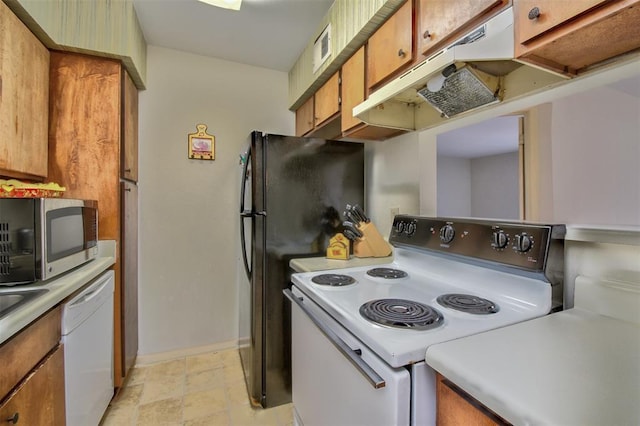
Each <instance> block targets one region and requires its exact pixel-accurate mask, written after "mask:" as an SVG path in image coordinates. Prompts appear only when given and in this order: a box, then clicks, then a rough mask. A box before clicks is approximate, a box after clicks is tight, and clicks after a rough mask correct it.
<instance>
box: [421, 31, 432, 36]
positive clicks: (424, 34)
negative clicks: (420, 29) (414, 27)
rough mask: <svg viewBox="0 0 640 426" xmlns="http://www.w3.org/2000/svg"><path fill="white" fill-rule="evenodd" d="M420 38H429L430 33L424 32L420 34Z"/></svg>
mask: <svg viewBox="0 0 640 426" xmlns="http://www.w3.org/2000/svg"><path fill="white" fill-rule="evenodd" d="M422 38H431V33H430V32H429V30H427V31H425V32H424V33H423V34H422Z"/></svg>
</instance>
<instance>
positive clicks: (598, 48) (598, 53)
mask: <svg viewBox="0 0 640 426" xmlns="http://www.w3.org/2000/svg"><path fill="white" fill-rule="evenodd" d="M514 14H515V36H516V44H515V56H516V57H517V58H518V59H520V60H523V61H526V62H529V63H532V64H534V65H537V66H541V67H544V68H548V69H551V70H553V71H556V72H559V73H563V74H566V75H576V74H579V73H580V71H581V70H583V69H585V68H587V67H589V66H592V65H595V64H598V63H600V62H603V61H608V60H611V59H613V58H616V57H618V56H620V55H623V54H626V53H628V52H632V51H635V50H637V49H639V48H640V25H638V23H640V0H617V1H602V0H580V1H553V0H545V1H531V0H514Z"/></svg>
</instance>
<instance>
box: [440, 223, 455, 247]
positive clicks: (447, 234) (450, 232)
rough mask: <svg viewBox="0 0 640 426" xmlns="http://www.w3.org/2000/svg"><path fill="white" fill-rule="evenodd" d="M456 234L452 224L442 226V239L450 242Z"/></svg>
mask: <svg viewBox="0 0 640 426" xmlns="http://www.w3.org/2000/svg"><path fill="white" fill-rule="evenodd" d="M455 236H456V230H455V229H454V228H453V226H451V225H445V226H443V227H442V228H440V241H442V242H443V243H445V244H449V243H450V242H451V241H453V238H454V237H455Z"/></svg>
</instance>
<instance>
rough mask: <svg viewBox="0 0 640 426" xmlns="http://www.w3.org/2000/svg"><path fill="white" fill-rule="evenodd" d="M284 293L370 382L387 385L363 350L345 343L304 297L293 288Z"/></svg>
mask: <svg viewBox="0 0 640 426" xmlns="http://www.w3.org/2000/svg"><path fill="white" fill-rule="evenodd" d="M283 293H284V295H285V296H287V298H288V299H289V300H291V301H292V302H294V303H295V304H296V305H298V307H300V309H302V312H304V313H305V314H306V315H307V316H308V317H309V319H310V320H311V321H312V322H313V323H314V324H315V325H316V326H317V327H318V329H319V330H320V331H322V333H323V334H324V335H325V336H327V338H328V339H329V341H330V342H331V343H333V345H334V346H335V347H336V348H337V349H338V350H339V351H340V352H341V353H342V355H344V356H345V357H346V358H347V359H348V360H349V361H350V362H351V364H353V365H354V366H355V367H356V369H357V370H358V371H359V372H360V373H361V374H362V375H363V376H364V377H365V378H366V379H367V381H368V382H369V383H371V385H372V386H373V387H374V388H375V389H380V388H383V387H385V385H386V383H385V381H384V379H383V378H382V377H380V375H379V374H378V373H376V372H375V370H374V369H373V368H371V366H370V365H369V364H367V363H366V362H365V361H364V360H363V359H362V358H361V357H360V354H361V353H362V351H361V350H360V349H351V348H350V347H349V345H347V344H346V343H345V341H344V340H342V339H341V338H340V337H339V336H338V335H337V334H336V333H334V332H333V331H332V330H331V329H330V328H329V327H327V325H326V324H325V323H324V322H322V319H320V318H318V316H317V315H316V314H315V313H313V312H312V311H311V310H310V309H309V308H307V307H306V306H305V305H304V303H302V300H303V298H302V297H297V296H295V295H294V294H293V293H292V292H291V290H289V289H284V290H283Z"/></svg>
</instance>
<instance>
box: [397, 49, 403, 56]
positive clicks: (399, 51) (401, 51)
mask: <svg viewBox="0 0 640 426" xmlns="http://www.w3.org/2000/svg"><path fill="white" fill-rule="evenodd" d="M404 55H405V53H404V50H402V49H400V50H398V56H399V57H401V58H402V57H404Z"/></svg>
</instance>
